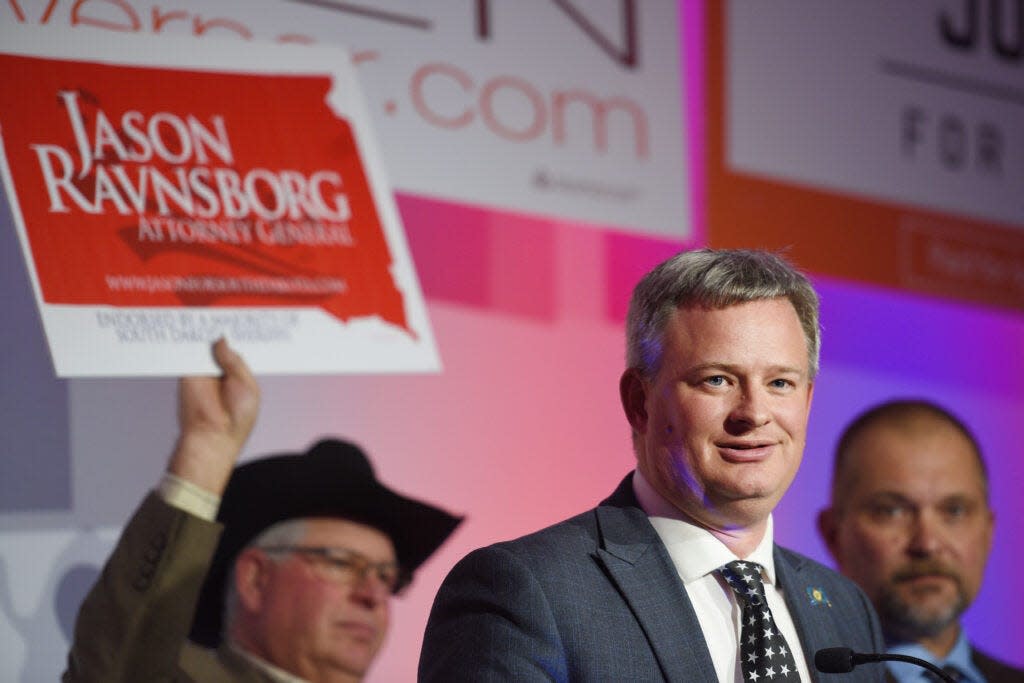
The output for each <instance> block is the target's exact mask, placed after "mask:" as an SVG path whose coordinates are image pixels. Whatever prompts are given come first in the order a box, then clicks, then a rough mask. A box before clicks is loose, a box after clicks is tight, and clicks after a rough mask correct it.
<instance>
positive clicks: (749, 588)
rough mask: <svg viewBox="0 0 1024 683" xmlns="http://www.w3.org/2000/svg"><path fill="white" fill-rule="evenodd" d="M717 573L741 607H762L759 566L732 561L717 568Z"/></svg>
mask: <svg viewBox="0 0 1024 683" xmlns="http://www.w3.org/2000/svg"><path fill="white" fill-rule="evenodd" d="M718 571H719V573H720V574H721V575H722V578H724V579H725V582H726V583H727V584H729V587H730V588H732V590H733V592H734V593H736V597H737V598H739V600H740V604H741V605H747V604H749V605H754V606H757V605H763V604H764V583H763V582H762V581H761V565H759V564H757V563H756V562H744V561H743V560H734V561H732V562H730V563H728V564H725V565H722V566H721V568H719V570H718Z"/></svg>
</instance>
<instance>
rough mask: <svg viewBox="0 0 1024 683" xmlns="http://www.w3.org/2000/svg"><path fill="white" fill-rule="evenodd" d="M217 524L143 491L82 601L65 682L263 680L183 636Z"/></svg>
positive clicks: (266, 681)
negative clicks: (136, 507) (100, 572)
mask: <svg viewBox="0 0 1024 683" xmlns="http://www.w3.org/2000/svg"><path fill="white" fill-rule="evenodd" d="M221 528H222V527H221V525H219V524H216V523H214V522H207V521H205V520H202V519H199V518H198V517H194V516H192V515H190V514H188V513H186V512H183V511H181V510H178V509H177V508H174V507H172V506H170V505H168V504H167V503H165V502H163V500H162V499H161V498H160V497H159V496H157V495H155V494H150V495H149V496H147V497H146V499H145V500H144V501H143V502H142V505H140V506H139V509H138V510H136V512H135V514H134V515H133V516H132V518H131V520H130V521H129V522H128V525H127V526H126V527H125V530H124V533H122V535H121V538H120V540H119V541H118V543H117V547H116V548H115V549H114V552H113V554H111V556H110V558H109V559H108V560H107V564H106V565H105V566H104V567H103V573H102V574H101V575H100V578H99V579H98V580H97V582H96V585H95V586H93V588H92V590H90V591H89V595H87V596H86V598H85V600H84V601H83V602H82V607H81V609H80V610H79V613H78V619H77V621H76V622H75V637H74V643H73V644H72V647H71V652H70V654H69V655H68V665H67V670H66V671H65V672H64V675H63V680H64V681H65V683H71V682H74V683H86V682H87V683H149V682H154V683H157V682H161V681H175V682H177V681H194V682H195V683H221V682H222V681H223V682H225V683H227V682H251V683H270V682H271V679H270V678H269V677H268V676H267V675H266V674H265V673H264V672H262V671H260V670H259V669H257V668H256V667H254V666H253V665H252V664H250V663H249V662H247V661H245V659H243V658H242V657H239V656H238V655H237V654H235V653H233V652H232V651H231V650H230V649H228V648H227V647H221V648H220V649H218V650H216V651H214V650H209V649H206V648H202V647H199V646H198V645H195V644H193V643H191V642H189V640H188V633H189V630H190V628H191V625H192V614H193V612H194V610H195V604H196V600H197V599H198V596H199V590H200V588H201V587H202V584H203V578H204V577H205V576H206V571H207V568H208V566H209V563H210V559H211V558H212V557H213V552H214V549H215V548H216V547H217V540H218V539H219V538H220V533H221Z"/></svg>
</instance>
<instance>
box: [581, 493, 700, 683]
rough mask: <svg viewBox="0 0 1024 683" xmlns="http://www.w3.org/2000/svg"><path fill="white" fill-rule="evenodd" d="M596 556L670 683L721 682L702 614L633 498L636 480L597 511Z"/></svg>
mask: <svg viewBox="0 0 1024 683" xmlns="http://www.w3.org/2000/svg"><path fill="white" fill-rule="evenodd" d="M596 515H597V520H598V527H599V529H600V538H601V547H600V548H599V549H598V551H597V553H596V557H597V559H598V561H599V562H601V563H602V564H603V565H604V567H605V569H607V571H608V575H609V576H610V577H611V580H612V581H613V582H614V583H615V584H616V586H617V587H618V589H619V591H620V592H621V593H622V595H623V597H624V598H625V600H626V602H627V604H628V605H629V607H630V609H631V610H632V612H633V614H634V616H635V617H636V619H637V621H638V622H639V623H640V626H641V628H642V629H643V630H644V633H645V634H646V635H647V639H648V641H649V642H650V645H651V650H652V651H653V652H654V656H655V657H656V658H657V660H658V663H659V664H660V666H661V669H662V672H663V673H664V675H665V679H666V680H669V681H694V680H716V679H717V674H716V673H715V667H714V664H713V663H712V661H711V654H710V653H709V652H708V648H707V645H706V644H705V642H704V634H703V632H702V631H701V628H700V623H699V622H698V621H697V615H696V613H695V612H694V611H693V606H692V605H691V604H690V599H689V597H687V595H686V589H685V588H684V587H683V584H682V581H680V579H679V575H678V573H676V569H675V566H674V565H673V564H672V561H671V560H670V559H669V556H668V553H667V551H666V550H665V547H664V545H662V543H661V539H660V538H659V537H658V534H657V532H656V531H655V530H654V527H652V526H651V523H650V522H649V521H648V520H647V515H646V514H644V512H643V510H641V509H640V507H639V504H638V503H636V498H635V497H634V496H633V493H632V477H631V476H630V477H627V478H626V479H625V481H623V483H622V484H621V485H620V486H619V488H618V490H617V491H616V492H615V493H614V494H613V495H612V497H611V498H609V499H608V500H607V501H605V503H603V504H602V505H601V506H599V507H598V508H597V510H596Z"/></svg>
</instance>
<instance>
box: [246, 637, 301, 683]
mask: <svg viewBox="0 0 1024 683" xmlns="http://www.w3.org/2000/svg"><path fill="white" fill-rule="evenodd" d="M228 647H230V648H231V651H232V652H234V653H235V654H236V655H238V656H239V657H241V658H242V659H244V660H245V661H247V662H249V664H251V665H253V666H254V667H256V668H257V669H259V670H260V671H262V672H263V673H265V674H266V675H267V676H269V677H270V679H271V680H272V681H274V682H275V683H309V682H308V681H307V680H306V679H305V678H299V677H298V676H296V675H294V674H290V673H288V672H287V671H285V670H284V669H280V668H278V667H276V666H274V665H273V664H271V663H270V662H268V661H267V660H265V659H263V658H261V657H257V656H256V655H254V654H253V653H251V652H248V651H246V650H243V649H242V648H241V647H239V646H238V645H236V644H235V643H230V644H229V645H228Z"/></svg>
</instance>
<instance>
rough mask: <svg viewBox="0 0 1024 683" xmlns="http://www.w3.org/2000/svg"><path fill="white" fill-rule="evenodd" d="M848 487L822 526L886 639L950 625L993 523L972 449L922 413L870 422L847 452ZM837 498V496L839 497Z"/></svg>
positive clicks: (976, 577) (980, 563)
mask: <svg viewBox="0 0 1024 683" xmlns="http://www.w3.org/2000/svg"><path fill="white" fill-rule="evenodd" d="M847 457H848V460H847V464H846V468H845V471H846V472H847V473H849V474H848V478H849V479H848V484H849V485H848V488H847V489H846V493H845V495H843V497H842V500H841V501H836V504H837V506H838V507H837V508H836V509H834V510H830V511H825V512H824V513H822V517H821V528H822V532H823V535H824V536H825V540H826V543H827V544H828V545H829V550H830V551H831V552H832V555H833V556H834V557H835V559H836V562H837V564H838V565H839V568H840V570H841V571H842V572H843V573H844V574H846V575H847V576H849V577H850V578H851V579H853V580H854V581H855V582H857V583H858V584H860V586H861V587H862V588H863V589H864V591H865V592H866V593H867V595H868V597H869V598H870V599H871V601H872V602H873V603H874V604H875V607H876V609H877V610H878V612H879V616H880V617H881V619H882V624H883V626H884V627H885V630H886V632H887V633H888V634H889V635H890V637H895V638H898V639H901V640H919V639H921V638H929V637H934V636H937V635H939V634H940V633H942V632H943V631H945V630H946V629H949V628H950V627H951V626H952V627H953V628H955V626H954V625H955V624H956V623H957V619H958V617H959V616H960V614H961V613H962V612H963V611H964V609H966V608H967V606H968V605H969V604H970V603H971V601H972V600H974V598H975V596H976V595H977V593H978V589H979V588H980V586H981V580H982V575H983V573H984V569H985V561H986V559H987V558H988V553H989V550H990V548H991V544H992V531H993V516H992V513H991V511H990V509H989V507H988V504H987V502H986V497H985V486H984V482H983V480H982V474H981V471H980V469H979V466H978V463H977V459H976V456H975V454H974V451H973V449H972V447H971V443H970V442H969V441H968V440H967V439H966V438H965V437H964V436H963V434H961V433H960V432H959V431H958V430H957V429H955V428H954V427H953V426H952V425H950V424H949V423H947V422H945V421H943V420H939V419H937V418H935V417H931V416H922V417H919V418H915V420H914V422H913V423H911V424H910V425H908V426H907V427H903V428H897V427H894V426H892V425H886V424H878V425H876V426H874V427H870V428H868V430H867V431H865V432H864V433H862V434H860V435H859V436H858V438H856V439H855V440H854V441H853V442H852V443H851V444H850V448H849V450H848V451H847ZM841 495H842V494H841Z"/></svg>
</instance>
